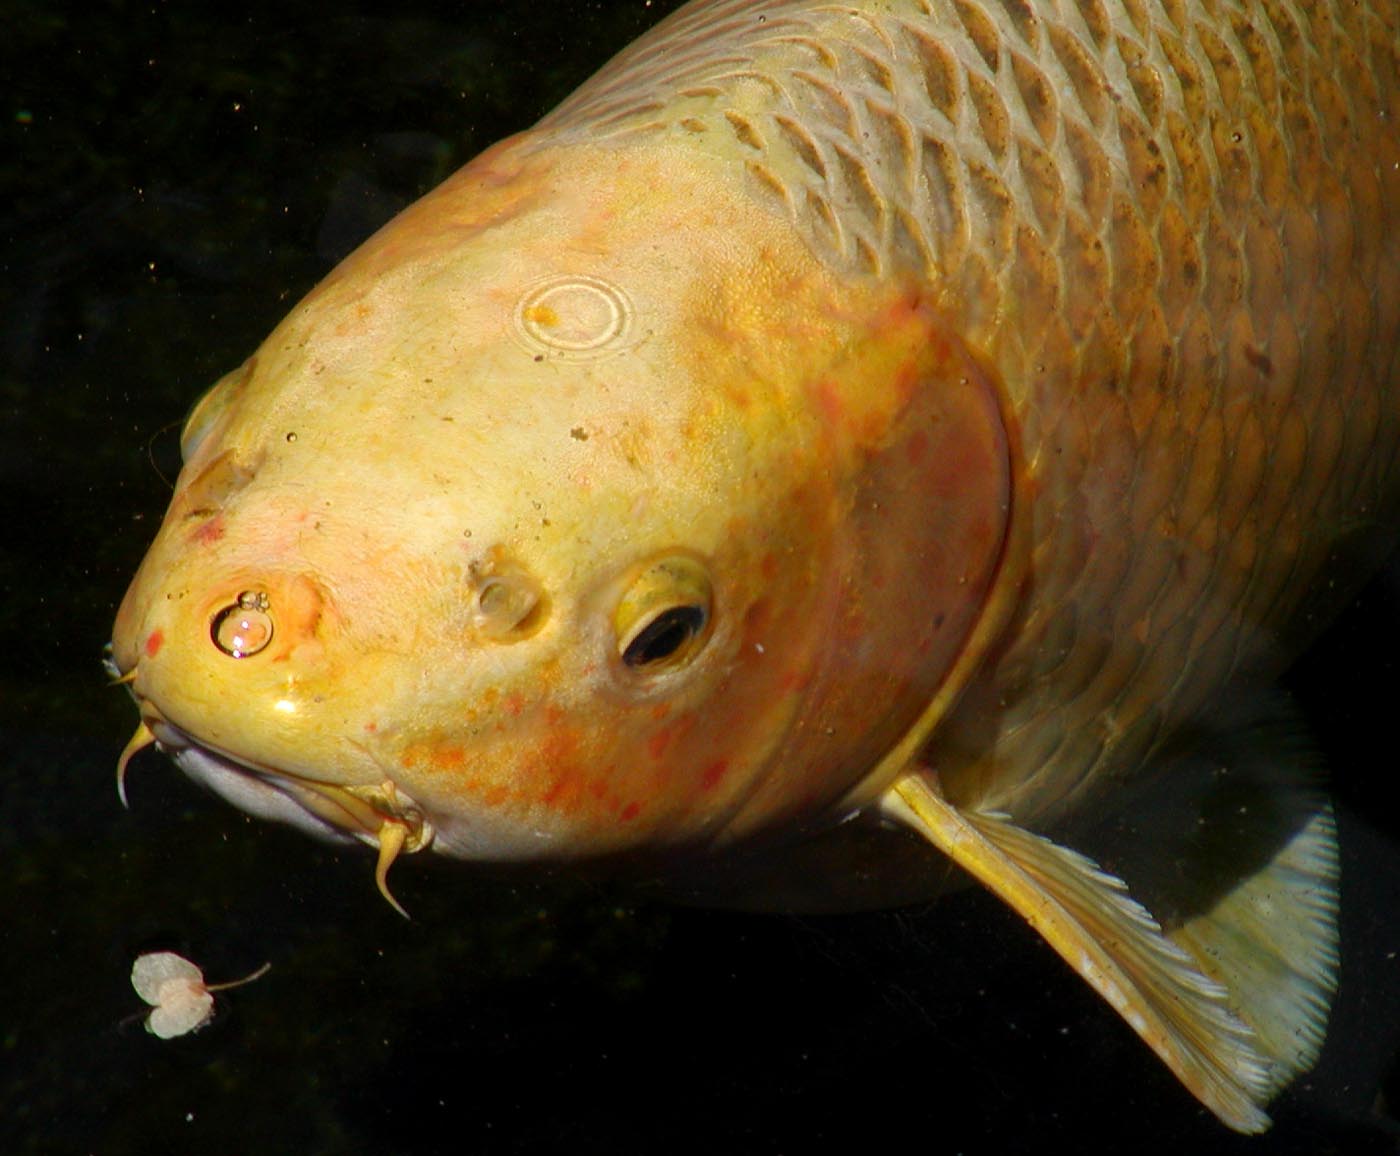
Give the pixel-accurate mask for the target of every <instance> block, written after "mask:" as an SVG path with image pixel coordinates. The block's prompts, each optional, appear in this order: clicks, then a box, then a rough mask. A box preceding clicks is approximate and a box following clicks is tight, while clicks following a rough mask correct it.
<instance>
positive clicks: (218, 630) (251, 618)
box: [209, 590, 272, 658]
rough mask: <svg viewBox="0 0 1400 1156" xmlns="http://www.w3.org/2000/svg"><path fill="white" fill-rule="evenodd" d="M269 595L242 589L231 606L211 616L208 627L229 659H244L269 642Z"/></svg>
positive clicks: (270, 625)
mask: <svg viewBox="0 0 1400 1156" xmlns="http://www.w3.org/2000/svg"><path fill="white" fill-rule="evenodd" d="M269 605H270V603H269V601H268V597H267V595H266V594H264V593H263V592H262V591H260V590H245V591H243V593H241V594H239V596H238V599H237V601H235V602H234V604H233V605H232V606H226V607H224V609H222V610H220V611H219V613H218V614H216V615H214V621H213V623H212V624H211V625H210V627H209V634H210V637H212V638H213V640H214V645H215V646H217V647H218V648H219V649H220V650H222V651H223V652H224V653H225V654H227V655H228V656H229V657H230V658H247V657H249V656H250V655H253V654H257V653H258V652H259V651H260V650H263V649H265V648H266V646H267V644H268V643H269V642H271V641H272V615H271V614H269V613H268V606H269Z"/></svg>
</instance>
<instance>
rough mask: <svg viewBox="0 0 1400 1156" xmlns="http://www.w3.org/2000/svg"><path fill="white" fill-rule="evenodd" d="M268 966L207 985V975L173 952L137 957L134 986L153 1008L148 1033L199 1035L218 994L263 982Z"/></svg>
mask: <svg viewBox="0 0 1400 1156" xmlns="http://www.w3.org/2000/svg"><path fill="white" fill-rule="evenodd" d="M271 967H272V964H270V963H265V964H263V965H262V967H260V968H258V970H257V971H255V972H253V974H252V975H247V976H244V977H243V978H242V979H235V980H232V981H231V982H229V983H214V984H207V983H205V982H204V973H203V972H202V971H200V969H199V968H198V967H196V966H195V965H194V964H193V963H191V962H190V961H189V960H188V959H186V958H185V957H184V956H183V955H176V954H175V953H174V952H173V951H152V952H148V953H147V954H145V955H140V956H137V957H136V962H135V963H134V964H133V965H132V968H131V986H132V987H134V988H135V989H136V994H137V995H139V996H140V997H141V998H142V999H143V1000H145V1001H146V1002H147V1003H148V1004H150V1005H151V1012H150V1014H149V1015H148V1016H147V1017H146V1030H147V1031H148V1032H150V1033H151V1034H152V1035H153V1036H158V1037H159V1038H160V1039H163V1040H169V1039H174V1038H175V1037H176V1036H183V1035H186V1034H188V1033H189V1032H194V1031H198V1030H199V1029H200V1028H202V1027H203V1026H204V1025H205V1024H207V1023H208V1022H209V1020H210V1018H211V1017H212V1016H213V1014H214V996H213V995H212V994H211V993H212V992H216V991H225V990H227V989H228V988H233V987H241V986H242V985H243V984H245V983H252V982H253V980H255V979H261V978H262V977H263V976H264V975H266V974H267V972H268V971H269V970H270V969H271Z"/></svg>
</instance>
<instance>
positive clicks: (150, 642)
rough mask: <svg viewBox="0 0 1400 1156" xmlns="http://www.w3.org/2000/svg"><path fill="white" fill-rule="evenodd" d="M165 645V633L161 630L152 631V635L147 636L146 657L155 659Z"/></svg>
mask: <svg viewBox="0 0 1400 1156" xmlns="http://www.w3.org/2000/svg"><path fill="white" fill-rule="evenodd" d="M164 645H165V632H164V631H161V630H152V631H151V633H150V634H149V635H147V636H146V657H147V658H154V657H155V656H156V655H157V654H159V653H160V648H161V647H162V646H164Z"/></svg>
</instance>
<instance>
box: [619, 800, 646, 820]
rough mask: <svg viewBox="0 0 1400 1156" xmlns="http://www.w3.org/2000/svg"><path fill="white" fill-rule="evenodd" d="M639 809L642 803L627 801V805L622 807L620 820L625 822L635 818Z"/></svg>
mask: <svg viewBox="0 0 1400 1156" xmlns="http://www.w3.org/2000/svg"><path fill="white" fill-rule="evenodd" d="M641 809H642V805H641V804H640V803H628V804H627V806H625V807H623V808H622V816H621V817H622V821H623V822H624V823H626V822H629V821H630V820H632V819H635V818H636V817H637V815H638V814H639V813H640V812H641Z"/></svg>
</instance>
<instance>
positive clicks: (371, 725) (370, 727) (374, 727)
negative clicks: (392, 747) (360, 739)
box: [365, 722, 379, 734]
mask: <svg viewBox="0 0 1400 1156" xmlns="http://www.w3.org/2000/svg"><path fill="white" fill-rule="evenodd" d="M378 729H379V724H378V723H372V722H368V723H365V730H366V731H367V732H368V733H369V734H374V732H375V731H377V730H378Z"/></svg>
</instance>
